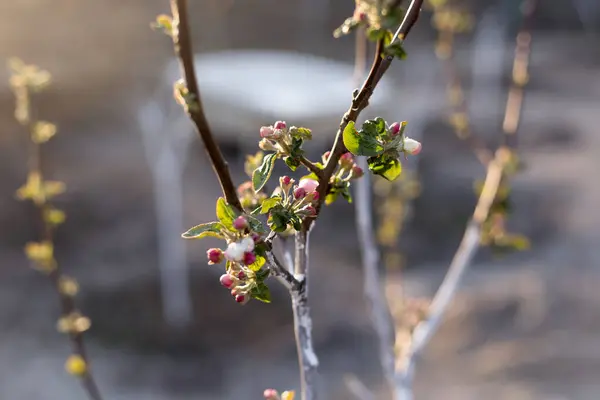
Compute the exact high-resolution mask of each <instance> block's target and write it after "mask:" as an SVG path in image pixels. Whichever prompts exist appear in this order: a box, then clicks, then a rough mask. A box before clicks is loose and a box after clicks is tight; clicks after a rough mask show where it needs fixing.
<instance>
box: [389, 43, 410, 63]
mask: <svg viewBox="0 0 600 400" xmlns="http://www.w3.org/2000/svg"><path fill="white" fill-rule="evenodd" d="M385 53H386V54H387V55H390V56H394V57H396V58H398V59H400V60H404V59H406V57H407V56H408V55H407V54H406V50H404V46H402V41H401V40H396V41H395V42H394V43H392V44H390V45H388V46H386V47H385Z"/></svg>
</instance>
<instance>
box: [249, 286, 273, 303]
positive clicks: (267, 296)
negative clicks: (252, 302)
mask: <svg viewBox="0 0 600 400" xmlns="http://www.w3.org/2000/svg"><path fill="white" fill-rule="evenodd" d="M250 296H251V297H252V298H253V299H256V300H259V301H262V302H263V303H270V302H271V291H270V290H269V287H268V286H267V285H265V284H264V283H263V282H258V283H257V285H256V286H254V287H253V288H252V290H251V291H250Z"/></svg>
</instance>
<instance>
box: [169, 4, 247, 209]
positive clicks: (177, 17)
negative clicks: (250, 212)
mask: <svg viewBox="0 0 600 400" xmlns="http://www.w3.org/2000/svg"><path fill="white" fill-rule="evenodd" d="M171 12H172V14H173V34H172V38H173V44H174V48H175V54H176V55H177V57H178V59H179V64H180V67H181V73H182V75H183V77H184V81H185V85H186V89H187V93H188V96H189V97H188V99H189V102H190V104H189V105H188V107H186V110H187V113H188V115H189V117H190V119H191V120H192V122H193V123H194V125H195V126H196V130H197V131H198V134H199V135H200V137H201V138H202V141H203V142H204V146H205V148H206V152H207V153H208V156H209V158H210V161H211V163H212V166H213V169H214V171H215V173H216V174H217V177H218V178H219V183H220V184H221V189H222V190H223V195H224V196H225V200H227V203H229V204H230V205H231V206H233V207H235V208H237V209H238V210H239V211H243V209H242V205H241V204H240V200H239V199H238V196H237V191H236V188H235V185H234V184H233V180H232V178H231V174H230V173H229V167H228V165H227V161H225V158H224V157H223V154H222V153H221V149H220V148H219V146H218V144H217V143H216V141H215V139H214V136H213V134H212V132H211V130H210V126H209V124H208V120H207V119H206V115H205V114H204V109H203V107H202V99H201V97H200V89H199V88H198V81H197V79H196V72H195V71H194V53H193V50H192V38H191V31H190V26H189V21H188V11H187V0H171Z"/></svg>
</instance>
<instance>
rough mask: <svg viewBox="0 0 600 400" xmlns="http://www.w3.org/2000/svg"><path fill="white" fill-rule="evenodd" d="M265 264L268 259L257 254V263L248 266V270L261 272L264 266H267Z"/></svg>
mask: <svg viewBox="0 0 600 400" xmlns="http://www.w3.org/2000/svg"><path fill="white" fill-rule="evenodd" d="M265 262H267V259H266V258H264V257H263V256H261V255H258V254H257V255H256V261H254V263H252V264H250V265H248V268H250V269H251V270H252V271H254V272H256V271H259V270H260V269H261V268H262V266H263V265H265Z"/></svg>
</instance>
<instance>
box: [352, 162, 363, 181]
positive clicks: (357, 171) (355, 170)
mask: <svg viewBox="0 0 600 400" xmlns="http://www.w3.org/2000/svg"><path fill="white" fill-rule="evenodd" d="M364 174H365V172H364V171H363V170H362V168H361V167H359V166H358V165H355V166H353V167H352V175H351V177H352V179H358V178H360V177H361V176H363V175H364Z"/></svg>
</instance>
